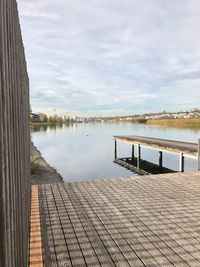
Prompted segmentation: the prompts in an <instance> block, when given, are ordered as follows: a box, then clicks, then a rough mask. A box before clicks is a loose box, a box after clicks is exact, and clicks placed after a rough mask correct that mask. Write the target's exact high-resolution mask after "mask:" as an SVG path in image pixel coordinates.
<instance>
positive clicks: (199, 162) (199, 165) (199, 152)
mask: <svg viewBox="0 0 200 267" xmlns="http://www.w3.org/2000/svg"><path fill="white" fill-rule="evenodd" d="M197 160H198V171H200V139H198V158H197Z"/></svg>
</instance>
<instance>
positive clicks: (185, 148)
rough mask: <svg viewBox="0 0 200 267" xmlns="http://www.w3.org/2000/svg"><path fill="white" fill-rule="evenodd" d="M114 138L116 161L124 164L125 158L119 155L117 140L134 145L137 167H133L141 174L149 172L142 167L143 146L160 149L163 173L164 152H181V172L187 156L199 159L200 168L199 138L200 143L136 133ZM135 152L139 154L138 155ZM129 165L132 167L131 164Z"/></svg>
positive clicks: (160, 162)
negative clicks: (137, 134) (122, 158)
mask: <svg viewBox="0 0 200 267" xmlns="http://www.w3.org/2000/svg"><path fill="white" fill-rule="evenodd" d="M113 139H114V141H115V152H114V154H115V162H116V163H118V164H120V165H123V160H120V159H119V158H118V156H117V154H118V153H117V152H118V151H117V142H124V143H128V144H130V145H131V146H132V152H131V153H132V161H133V162H134V161H135V160H136V161H137V162H136V164H135V166H136V167H134V168H133V169H135V171H136V172H137V173H139V174H142V175H143V174H144V173H145V172H148V171H147V170H143V169H142V164H141V163H142V155H141V154H142V151H141V148H142V147H144V148H149V149H154V150H157V151H158V167H160V169H161V173H162V170H163V152H167V153H173V154H179V171H180V172H184V162H185V157H189V158H193V159H197V169H198V170H200V139H199V140H198V143H189V142H180V141H175V140H166V139H159V138H152V137H144V136H136V135H131V136H128V135H124V136H113ZM135 147H136V151H135ZM135 154H136V155H137V156H136V157H135ZM127 159H128V158H127ZM129 165H130V164H129ZM150 165H151V163H150ZM128 167H129V168H130V166H128ZM150 168H151V166H150Z"/></svg>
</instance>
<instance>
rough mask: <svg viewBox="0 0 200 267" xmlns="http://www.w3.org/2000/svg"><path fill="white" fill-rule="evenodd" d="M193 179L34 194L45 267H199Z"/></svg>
mask: <svg viewBox="0 0 200 267" xmlns="http://www.w3.org/2000/svg"><path fill="white" fill-rule="evenodd" d="M199 178H200V173H199V172H195V173H176V174H174V173H173V174H164V175H148V176H134V177H129V178H116V179H106V180H97V181H89V182H76V183H65V184H63V183H59V184H55V185H43V186H39V192H40V207H41V212H42V214H41V215H42V216H41V218H42V225H43V226H42V235H43V240H44V244H43V245H44V247H45V266H48V267H51V266H77V267H80V266H81V267H84V266H91V267H98V266H105V267H108V266H111V267H112V266H118V267H124V266H134V267H143V266H148V267H153V266H156V267H157V266H163V267H165V266H166V267H170V266H177V267H179V266H180V267H188V266H190V267H199V266H200V194H199V192H200V179H199Z"/></svg>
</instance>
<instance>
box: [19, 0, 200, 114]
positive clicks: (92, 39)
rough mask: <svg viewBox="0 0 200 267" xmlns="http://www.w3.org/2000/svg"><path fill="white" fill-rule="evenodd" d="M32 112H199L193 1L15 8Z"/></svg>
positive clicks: (88, 1)
mask: <svg viewBox="0 0 200 267" xmlns="http://www.w3.org/2000/svg"><path fill="white" fill-rule="evenodd" d="M18 8H19V14H20V22H21V29H22V36H23V41H24V46H25V53H26V59H27V65H28V73H29V79H30V97H31V106H32V109H33V111H35V112H39V111H40V112H46V113H47V114H53V112H54V109H55V110H56V113H58V114H69V115H70V114H75V115H83V116H110V115H128V114H142V113H145V112H158V111H162V110H167V111H179V110H190V109H192V108H195V107H200V32H199V29H200V16H199V10H200V1H199V0H173V1H169V0H125V1H122V0H56V1H55V0H18Z"/></svg>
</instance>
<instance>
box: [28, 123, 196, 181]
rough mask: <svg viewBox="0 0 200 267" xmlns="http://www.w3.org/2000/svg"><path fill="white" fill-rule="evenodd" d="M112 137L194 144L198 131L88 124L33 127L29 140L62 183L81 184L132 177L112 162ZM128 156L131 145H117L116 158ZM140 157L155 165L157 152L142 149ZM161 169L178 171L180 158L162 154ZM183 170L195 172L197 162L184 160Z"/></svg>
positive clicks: (145, 126)
mask: <svg viewBox="0 0 200 267" xmlns="http://www.w3.org/2000/svg"><path fill="white" fill-rule="evenodd" d="M113 135H142V136H149V137H155V138H163V139H172V140H179V141H185V142H187V141H188V142H195V143H196V142H197V140H198V138H200V130H196V129H177V128H168V127H161V126H152V125H146V124H133V123H96V124H95V123H94V124H92V123H88V124H74V125H70V126H67V125H63V126H57V127H49V126H35V128H34V132H33V133H32V141H33V142H34V144H35V145H36V146H37V148H38V149H39V150H40V151H41V153H42V155H43V157H44V158H45V159H46V161H47V162H48V163H49V164H50V165H52V166H54V167H55V168H56V169H57V171H58V172H59V173H60V174H61V175H62V176H63V178H64V180H65V181H81V180H90V179H99V178H110V177H126V176H131V175H135V174H133V173H132V172H130V171H128V170H126V169H125V168H123V167H121V166H119V165H117V164H116V163H113V159H114V141H113V140H112V136H113ZM128 156H131V145H128V144H120V143H119V144H118V157H128ZM142 158H143V159H147V160H149V161H152V162H154V163H157V162H158V152H156V151H155V150H149V149H148V150H147V149H142ZM163 162H164V166H166V167H168V168H171V169H174V170H178V166H179V156H178V155H177V156H176V155H173V154H168V153H164V154H163ZM185 169H186V171H189V170H196V169H197V162H196V161H195V160H192V159H186V161H185Z"/></svg>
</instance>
